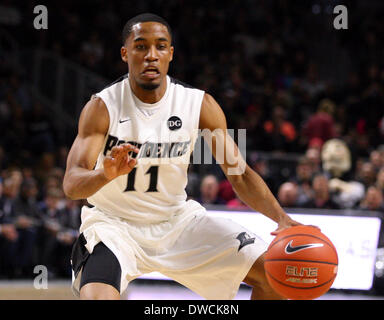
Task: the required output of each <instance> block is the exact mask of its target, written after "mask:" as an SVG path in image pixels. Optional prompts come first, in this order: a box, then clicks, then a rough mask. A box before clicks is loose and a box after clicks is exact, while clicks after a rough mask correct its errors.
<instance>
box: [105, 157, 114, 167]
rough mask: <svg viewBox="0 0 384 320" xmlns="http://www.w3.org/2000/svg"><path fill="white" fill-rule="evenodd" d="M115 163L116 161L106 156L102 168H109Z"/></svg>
mask: <svg viewBox="0 0 384 320" xmlns="http://www.w3.org/2000/svg"><path fill="white" fill-rule="evenodd" d="M115 163H116V159H115V158H112V157H111V156H108V157H106V158H105V159H104V167H111V166H113V165H114V164H115Z"/></svg>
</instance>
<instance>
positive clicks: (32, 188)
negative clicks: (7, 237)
mask: <svg viewBox="0 0 384 320" xmlns="http://www.w3.org/2000/svg"><path fill="white" fill-rule="evenodd" d="M37 193H38V189H37V183H36V181H35V180H34V179H33V178H28V179H25V180H24V181H23V183H22V185H21V191H20V195H19V196H18V197H17V198H16V199H15V201H14V203H13V209H12V219H13V221H14V223H15V226H16V228H17V232H18V239H17V246H16V248H15V249H16V250H15V252H14V254H15V259H16V265H15V268H16V275H17V276H27V277H28V276H32V274H33V273H32V271H33V266H34V265H35V264H36V260H35V257H36V255H35V251H34V249H35V245H36V243H37V237H38V230H39V225H40V223H41V212H40V210H39V208H38V205H37V201H36V197H37Z"/></svg>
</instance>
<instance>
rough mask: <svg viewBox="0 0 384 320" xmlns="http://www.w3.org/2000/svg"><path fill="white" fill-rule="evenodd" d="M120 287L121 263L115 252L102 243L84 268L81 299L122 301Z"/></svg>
mask: <svg viewBox="0 0 384 320" xmlns="http://www.w3.org/2000/svg"><path fill="white" fill-rule="evenodd" d="M120 285H121V267H120V263H119V261H118V259H117V258H116V256H115V255H114V254H113V252H112V251H111V250H110V249H109V248H108V247H107V246H106V245H105V244H104V243H102V242H100V243H98V244H97V245H96V246H95V247H94V249H93V252H92V254H91V255H90V256H89V257H88V259H87V261H86V262H85V264H84V266H83V269H82V273H81V280H80V298H81V299H120Z"/></svg>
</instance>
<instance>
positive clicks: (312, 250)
mask: <svg viewBox="0 0 384 320" xmlns="http://www.w3.org/2000/svg"><path fill="white" fill-rule="evenodd" d="M264 266H265V272H266V276H267V279H268V282H269V284H270V285H271V287H272V288H273V289H274V290H275V291H276V292H277V293H279V294H280V295H282V296H283V297H285V298H287V299H292V300H311V299H315V298H317V297H320V296H321V295H323V294H324V293H326V292H327V291H328V290H329V288H330V287H331V286H332V283H333V282H334V280H335V278H336V275H337V266H338V257H337V252H336V248H335V246H334V245H333V243H332V242H331V241H330V240H329V239H328V238H327V237H326V236H325V235H324V234H323V233H322V232H321V231H320V230H319V229H317V228H315V227H312V226H294V227H291V228H288V229H286V230H283V231H282V232H280V233H279V234H278V235H277V236H276V238H275V239H274V240H273V241H272V242H271V244H270V245H269V247H268V250H267V253H266V255H265V264H264Z"/></svg>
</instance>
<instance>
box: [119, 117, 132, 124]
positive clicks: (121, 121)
mask: <svg viewBox="0 0 384 320" xmlns="http://www.w3.org/2000/svg"><path fill="white" fill-rule="evenodd" d="M130 120H131V119H130V118H125V119H120V120H119V123H124V122H127V121H130Z"/></svg>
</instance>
